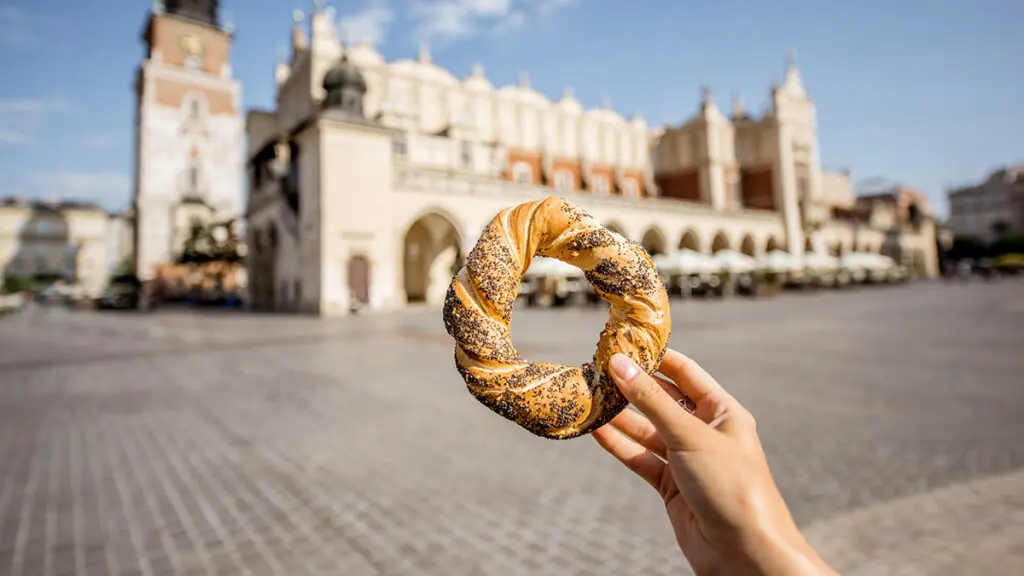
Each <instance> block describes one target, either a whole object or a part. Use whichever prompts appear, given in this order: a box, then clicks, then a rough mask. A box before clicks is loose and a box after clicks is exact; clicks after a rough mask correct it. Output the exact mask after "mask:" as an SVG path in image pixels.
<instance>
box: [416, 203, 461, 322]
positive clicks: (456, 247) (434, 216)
mask: <svg viewBox="0 0 1024 576" xmlns="http://www.w3.org/2000/svg"><path fill="white" fill-rule="evenodd" d="M463 259H464V255H463V254H462V238H461V237H460V236H459V232H458V229H457V228H456V227H455V225H454V224H453V223H452V222H451V220H449V219H448V218H446V217H445V216H442V215H441V214H438V213H436V212H432V213H429V214H426V215H424V216H422V217H420V218H419V219H418V220H416V221H415V222H413V224H412V226H410V227H409V230H408V231H407V232H406V233H405V242H404V244H403V270H404V278H405V295H406V299H407V300H408V301H409V302H428V303H431V304H439V303H441V302H443V301H444V295H445V292H446V291H447V289H448V284H449V282H450V281H451V278H452V274H454V273H455V271H456V270H458V269H459V268H460V267H461V266H462V262H463Z"/></svg>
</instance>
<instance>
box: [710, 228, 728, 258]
mask: <svg viewBox="0 0 1024 576" xmlns="http://www.w3.org/2000/svg"><path fill="white" fill-rule="evenodd" d="M729 248H731V246H730V245H729V237H728V236H726V235H725V232H719V233H717V234H715V239H714V240H712V241H711V253H712V254H714V253H715V252H721V251H722V250H728V249H729Z"/></svg>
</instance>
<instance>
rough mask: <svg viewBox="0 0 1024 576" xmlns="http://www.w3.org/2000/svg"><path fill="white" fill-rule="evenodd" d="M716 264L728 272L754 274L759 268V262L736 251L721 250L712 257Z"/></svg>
mask: <svg viewBox="0 0 1024 576" xmlns="http://www.w3.org/2000/svg"><path fill="white" fill-rule="evenodd" d="M711 258H712V259H713V260H714V261H715V264H718V266H719V267H720V268H721V269H722V270H723V271H726V272H737V273H740V274H742V273H744V272H752V271H753V270H755V269H756V268H757V261H756V260H754V259H753V258H751V257H750V256H747V255H746V254H742V253H740V252H737V251H735V250H719V251H718V252H715V254H714V256H712V257H711Z"/></svg>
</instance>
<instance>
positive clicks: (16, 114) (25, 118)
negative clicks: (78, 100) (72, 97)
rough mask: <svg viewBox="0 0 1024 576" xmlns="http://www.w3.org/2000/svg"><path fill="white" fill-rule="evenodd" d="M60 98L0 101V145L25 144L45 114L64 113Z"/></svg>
mask: <svg viewBox="0 0 1024 576" xmlns="http://www.w3.org/2000/svg"><path fill="white" fill-rule="evenodd" d="M68 109H69V105H68V102H67V101H66V100H63V99H61V98H7V99H0V144H27V143H29V142H31V141H32V137H31V134H32V133H33V132H35V130H36V129H37V128H38V126H39V124H40V123H41V122H42V120H43V119H44V117H45V115H46V114H47V113H53V112H64V111H66V110H68Z"/></svg>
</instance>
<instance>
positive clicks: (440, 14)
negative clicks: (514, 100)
mask: <svg viewBox="0 0 1024 576" xmlns="http://www.w3.org/2000/svg"><path fill="white" fill-rule="evenodd" d="M576 1H577V0H412V9H411V10H410V16H411V18H412V19H413V21H414V23H415V27H416V35H417V36H419V37H420V38H421V39H426V40H440V41H452V40H459V39H463V38H466V37H469V36H473V35H476V34H478V33H480V32H481V31H483V30H487V31H489V32H490V33H491V34H493V35H498V36H500V35H504V34H507V33H509V32H511V31H513V30H516V29H519V28H522V27H523V26H524V25H525V24H526V23H527V21H528V20H529V19H530V18H531V17H532V16H535V15H536V16H546V15H548V14H551V13H552V12H554V11H555V10H557V9H558V8H561V7H563V6H568V5H569V4H572V3H574V2H576Z"/></svg>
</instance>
